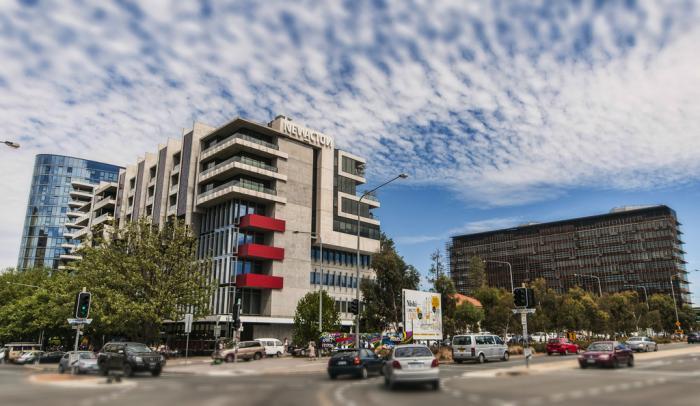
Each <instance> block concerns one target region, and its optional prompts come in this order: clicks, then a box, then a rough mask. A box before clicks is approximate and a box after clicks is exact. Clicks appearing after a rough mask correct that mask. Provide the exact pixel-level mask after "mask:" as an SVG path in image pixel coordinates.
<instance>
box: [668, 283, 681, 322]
mask: <svg viewBox="0 0 700 406" xmlns="http://www.w3.org/2000/svg"><path fill="white" fill-rule="evenodd" d="M679 275H680V273H674V274H673V275H671V278H670V279H671V297H672V298H673V311H675V312H676V329H678V324H680V320H678V305H677V304H676V293H675V292H674V290H673V278H674V277H678V276H679Z"/></svg>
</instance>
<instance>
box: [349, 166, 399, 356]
mask: <svg viewBox="0 0 700 406" xmlns="http://www.w3.org/2000/svg"><path fill="white" fill-rule="evenodd" d="M407 177H408V175H406V174H405V173H401V174H399V175H398V176H395V177H393V178H391V179H389V180H388V181H386V182H384V183H382V184H381V185H379V186H377V187H375V188H374V189H372V190H368V191H366V192H364V193H362V196H360V200H358V201H357V258H356V261H355V278H356V281H357V287H356V288H355V298H356V299H357V314H356V315H355V348H356V349H359V348H360V228H361V227H360V207H361V205H362V199H364V198H365V197H366V196H367V195H369V194H371V193H372V192H374V191H376V190H377V189H379V188H381V187H383V186H386V185H388V184H389V183H391V182H393V181H395V180H397V179H406V178H407ZM404 328H406V327H405V326H404Z"/></svg>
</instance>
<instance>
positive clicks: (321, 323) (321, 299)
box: [294, 231, 323, 333]
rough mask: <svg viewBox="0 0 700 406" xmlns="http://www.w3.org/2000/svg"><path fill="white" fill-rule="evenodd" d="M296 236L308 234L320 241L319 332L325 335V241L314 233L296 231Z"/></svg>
mask: <svg viewBox="0 0 700 406" xmlns="http://www.w3.org/2000/svg"><path fill="white" fill-rule="evenodd" d="M294 234H308V235H309V236H310V237H311V238H312V239H317V240H318V245H319V255H320V257H321V280H320V283H319V284H318V286H320V290H319V291H318V331H319V333H323V241H322V240H321V236H320V235H319V234H317V233H315V232H313V231H294Z"/></svg>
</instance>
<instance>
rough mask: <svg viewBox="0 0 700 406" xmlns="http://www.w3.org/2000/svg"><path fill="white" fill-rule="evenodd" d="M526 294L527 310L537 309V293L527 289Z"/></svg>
mask: <svg viewBox="0 0 700 406" xmlns="http://www.w3.org/2000/svg"><path fill="white" fill-rule="evenodd" d="M525 292H526V294H525V296H526V297H527V308H528V309H533V308H534V307H535V291H534V290H532V289H530V288H527V289H526V290H525Z"/></svg>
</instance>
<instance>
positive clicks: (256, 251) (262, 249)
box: [238, 244, 284, 261]
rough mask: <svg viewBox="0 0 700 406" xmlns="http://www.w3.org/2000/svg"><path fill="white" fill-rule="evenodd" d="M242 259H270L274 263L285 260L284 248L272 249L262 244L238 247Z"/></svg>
mask: <svg viewBox="0 0 700 406" xmlns="http://www.w3.org/2000/svg"><path fill="white" fill-rule="evenodd" d="M238 256H239V257H240V258H254V259H270V260H273V261H282V260H284V248H278V247H271V246H269V245H262V244H243V245H239V246H238Z"/></svg>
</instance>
